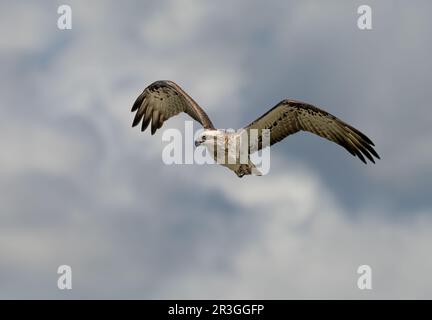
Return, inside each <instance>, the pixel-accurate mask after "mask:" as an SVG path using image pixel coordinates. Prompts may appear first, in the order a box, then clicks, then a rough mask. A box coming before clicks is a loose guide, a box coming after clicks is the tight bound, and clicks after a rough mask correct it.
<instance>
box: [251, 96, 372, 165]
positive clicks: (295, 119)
mask: <svg viewBox="0 0 432 320" xmlns="http://www.w3.org/2000/svg"><path fill="white" fill-rule="evenodd" d="M244 129H246V130H248V133H249V132H250V131H249V130H250V129H259V130H258V142H260V141H262V136H261V135H262V131H261V129H270V145H272V144H275V143H276V142H279V141H281V140H282V139H284V138H285V137H287V136H289V135H290V134H294V133H296V132H298V131H301V130H303V131H308V132H311V133H314V134H316V135H319V136H320V137H323V138H326V139H328V140H330V141H333V142H335V143H337V144H339V145H341V146H342V147H344V148H345V149H346V150H348V152H349V153H351V154H352V155H353V156H358V157H359V158H360V160H361V161H363V162H364V163H366V160H365V158H364V156H366V157H367V158H368V159H369V160H370V161H372V162H373V163H375V161H374V158H373V156H375V157H376V158H378V159H379V158H380V157H379V155H378V154H377V152H376V151H375V150H374V148H373V146H374V144H373V142H372V141H371V140H370V139H369V138H368V137H366V135H364V134H363V133H361V132H360V131H359V130H357V129H355V128H353V127H352V126H350V125H349V124H347V123H345V122H343V121H342V120H340V119H338V118H336V117H335V116H333V115H331V114H330V113H328V112H326V111H324V110H321V109H319V108H317V107H314V106H312V105H310V104H307V103H304V102H300V101H295V100H283V101H281V102H279V103H278V104H277V105H276V106H275V107H274V108H272V109H270V110H269V111H268V112H267V113H265V114H264V115H262V116H261V117H260V118H258V119H257V120H255V121H254V122H252V123H251V124H250V125H248V126H246V127H245V128H244ZM249 136H250V135H249ZM261 147H262V146H261V143H259V147H258V149H261ZM372 155H373V156H372Z"/></svg>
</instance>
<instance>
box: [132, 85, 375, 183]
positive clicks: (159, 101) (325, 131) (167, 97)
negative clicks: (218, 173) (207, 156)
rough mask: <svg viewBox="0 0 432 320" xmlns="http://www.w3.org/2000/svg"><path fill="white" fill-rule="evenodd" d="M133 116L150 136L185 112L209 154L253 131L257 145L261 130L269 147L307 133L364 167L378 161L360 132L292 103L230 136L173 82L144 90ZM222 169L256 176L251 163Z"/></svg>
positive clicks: (279, 106)
mask: <svg viewBox="0 0 432 320" xmlns="http://www.w3.org/2000/svg"><path fill="white" fill-rule="evenodd" d="M132 112H136V114H135V117H134V120H133V123H132V126H133V127H135V126H137V125H138V124H139V123H140V122H141V131H144V130H145V129H146V128H147V127H148V126H149V125H150V124H151V133H152V135H153V134H154V133H155V132H156V130H157V129H159V128H161V127H162V125H163V123H164V122H165V121H166V120H168V119H169V118H171V117H173V116H175V115H177V114H179V113H180V112H185V113H186V114H188V115H189V116H190V117H192V118H193V119H194V120H196V121H198V122H199V123H200V124H201V125H202V126H203V127H204V129H205V130H204V131H203V133H202V134H201V135H200V137H199V139H198V140H197V141H195V145H197V146H198V145H201V144H203V145H204V146H206V147H207V148H208V149H209V150H210V151H212V152H214V150H215V149H214V148H215V147H214V141H215V140H217V139H219V138H220V140H218V141H224V143H227V141H229V140H230V139H237V138H238V137H239V134H241V133H244V132H246V133H249V132H250V131H251V130H253V129H256V130H257V132H258V137H257V138H258V141H259V142H261V141H262V138H263V137H262V132H264V131H263V129H268V130H269V132H270V145H273V144H275V143H276V142H279V141H281V140H283V139H284V138H286V137H287V136H289V135H291V134H294V133H296V132H298V131H308V132H311V133H314V134H316V135H318V136H320V137H323V138H325V139H327V140H330V141H333V142H335V143H337V144H339V145H340V146H342V147H344V148H345V149H346V150H347V151H348V152H349V153H351V154H352V155H353V156H357V157H358V158H359V159H360V160H361V161H363V162H364V163H366V159H365V157H366V158H367V159H369V160H370V161H371V162H373V163H375V160H374V157H375V158H377V159H379V158H380V157H379V155H378V153H377V152H376V151H375V149H374V143H373V142H372V141H371V140H370V139H369V138H368V137H367V136H366V135H365V134H363V133H362V132H360V131H359V130H357V129H355V128H354V127H352V126H351V125H349V124H347V123H346V122H344V121H342V120H340V119H339V118H337V117H335V116H333V115H332V114H330V113H328V112H326V111H324V110H322V109H320V108H317V107H315V106H313V105H310V104H308V103H305V102H301V101H296V100H291V99H286V100H282V101H281V102H279V103H278V104H277V105H276V106H274V107H273V108H272V109H270V110H269V111H267V112H266V113H265V114H263V115H262V116H261V117H259V118H258V119H256V120H255V121H253V122H252V123H251V124H249V125H247V126H246V127H244V128H241V129H240V130H238V131H237V132H235V133H230V132H225V131H224V130H220V129H216V128H215V127H214V126H213V123H212V122H211V121H210V119H209V117H208V116H207V114H206V113H205V112H204V110H203V109H202V108H201V107H200V106H199V105H198V104H197V103H196V102H195V101H194V100H193V99H192V98H191V97H190V96H189V95H188V94H187V93H186V92H185V91H184V90H183V89H182V88H180V86H178V85H177V84H176V83H174V82H173V81H165V80H161V81H156V82H154V83H152V84H151V85H149V86H148V87H147V88H145V89H144V91H143V92H142V93H141V94H140V95H139V96H138V98H137V99H136V101H135V103H134V104H133V106H132ZM261 147H262V144H261V143H259V144H258V146H257V147H256V148H255V149H253V150H249V152H250V153H252V152H255V151H257V150H259V149H261ZM223 165H224V166H226V167H228V168H229V169H230V170H232V171H234V172H235V173H236V174H237V176H239V177H242V176H244V175H248V174H252V173H256V174H259V172H258V171H257V170H256V168H255V166H254V164H253V163H252V162H251V161H250V160H249V161H248V162H247V163H235V164H229V163H226V164H223Z"/></svg>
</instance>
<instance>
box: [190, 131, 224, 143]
mask: <svg viewBox="0 0 432 320" xmlns="http://www.w3.org/2000/svg"><path fill="white" fill-rule="evenodd" d="M224 135H225V132H224V131H223V130H204V131H203V132H202V133H201V134H200V135H199V136H198V138H197V139H196V140H195V146H196V147H198V146H200V145H205V146H212V145H214V143H215V141H217V139H218V138H219V139H220V138H222V136H224Z"/></svg>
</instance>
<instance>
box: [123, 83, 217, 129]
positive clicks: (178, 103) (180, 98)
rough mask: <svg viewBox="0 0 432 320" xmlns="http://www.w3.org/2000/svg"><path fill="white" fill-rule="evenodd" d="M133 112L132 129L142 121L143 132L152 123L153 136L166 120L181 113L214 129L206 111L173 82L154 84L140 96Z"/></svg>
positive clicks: (207, 127) (206, 127) (205, 126)
mask: <svg viewBox="0 0 432 320" xmlns="http://www.w3.org/2000/svg"><path fill="white" fill-rule="evenodd" d="M131 111H132V112H134V111H136V114H135V118H134V120H133V123H132V127H135V126H136V125H138V123H140V121H141V120H142V126H141V131H144V130H145V129H146V128H147V127H148V125H149V124H150V122H151V134H152V135H153V134H154V133H155V132H156V130H157V129H159V128H160V127H162V125H163V123H164V122H165V120H168V119H169V118H171V117H173V116H175V115H177V114H179V113H180V112H185V113H187V114H188V115H189V116H191V117H192V118H193V119H195V120H196V121H198V122H199V123H200V124H201V125H202V126H203V127H204V128H205V129H214V126H213V124H212V122H211V121H210V119H209V117H208V116H207V114H206V113H205V112H204V110H203V109H201V107H200V106H199V105H198V104H197V103H196V102H195V101H194V100H193V99H192V98H191V97H190V96H189V95H188V94H187V93H186V92H184V91H183V89H182V88H180V87H179V86H178V85H177V84H176V83H174V82H172V81H164V80H161V81H156V82H153V83H152V84H151V85H149V86H148V87H147V88H145V89H144V91H143V92H142V93H141V94H140V95H139V97H138V98H137V99H136V101H135V103H134V105H133V106H132V110H131Z"/></svg>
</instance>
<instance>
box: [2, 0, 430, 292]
mask: <svg viewBox="0 0 432 320" xmlns="http://www.w3.org/2000/svg"><path fill="white" fill-rule="evenodd" d="M61 4H64V2H63V1H60V2H58V1H44V2H42V1H11V0H9V1H5V0H2V1H0V33H1V36H0V65H1V72H0V106H1V107H0V144H1V148H2V151H1V156H0V204H1V206H0V298H8V299H9V298H58V299H63V298H134V299H135V298H149V299H156V298H276V299H288V298H299V299H303V298H312V299H316V298H330V299H333V298H348V299H352V298H356V299H357V298H360V299H363V298H372V299H378V298H410V299H411V298H429V299H430V298H432V277H431V274H430V272H431V270H432V255H431V252H432V232H431V229H432V198H431V196H430V192H431V191H430V190H432V180H431V177H432V166H431V163H432V149H431V148H430V141H431V136H432V127H431V125H430V121H431V119H432V117H431V116H432V111H431V105H430V101H432V90H431V84H432V75H431V72H430V71H431V70H432V62H431V61H432V60H431V59H430V52H431V49H432V46H431V44H432V41H431V35H430V30H432V20H431V19H430V12H431V10H432V4H431V3H430V1H427V0H425V1H420V0H416V1H415V3H411V2H410V3H408V2H407V1H402V0H401V1H390V0H388V1H372V0H371V1H366V2H365V1H342V0H340V1H336V0H335V1H326V2H325V4H324V3H323V2H322V1H300V0H299V1H265V2H264V1H246V0H230V1H201V0H185V1H174V0H171V1H153V2H150V1H121V2H119V1H91V2H85V1H67V4H68V5H70V6H71V8H72V30H59V29H58V28H57V19H58V17H59V15H58V14H57V8H58V6H59V5H61ZM362 4H368V5H370V6H371V7H372V19H373V20H372V22H373V29H372V30H369V31H361V30H359V29H358V27H357V18H358V16H359V15H358V14H357V8H358V6H360V5H362ZM158 79H171V80H174V81H176V82H177V83H178V84H179V85H181V86H182V87H183V88H184V89H185V90H186V91H187V92H189V93H190V94H191V95H192V97H193V98H194V99H195V100H196V101H197V102H199V103H200V104H201V105H202V106H203V107H204V108H205V109H206V110H207V111H208V113H209V115H210V117H211V118H212V120H213V122H214V123H215V125H216V126H218V127H223V128H238V127H241V126H243V125H245V124H247V123H250V122H251V121H252V120H254V119H255V118H257V117H258V116H259V115H261V114H262V113H264V112H265V111H267V110H268V109H269V108H270V107H272V106H274V105H275V104H276V103H277V102H279V101H280V100H282V99H283V98H287V97H290V98H294V99H298V100H304V101H307V102H310V103H313V104H316V105H318V106H320V107H322V108H325V109H326V110H328V111H329V112H331V113H333V114H335V115H337V116H338V117H340V118H342V119H344V120H346V121H347V122H349V123H351V124H352V125H354V126H355V127H357V128H359V129H361V130H362V131H363V132H365V133H366V134H367V135H368V136H369V137H371V138H372V140H373V141H374V142H375V144H376V146H377V151H378V152H379V153H380V155H381V158H382V160H381V161H379V162H378V163H377V164H376V165H367V166H365V165H364V164H363V163H361V162H360V161H359V160H358V159H357V158H353V157H352V156H351V155H350V154H349V153H347V152H346V151H345V150H344V149H342V148H340V147H339V146H337V145H336V144H333V143H330V142H327V141H325V140H323V139H320V138H319V137H315V136H312V135H310V134H304V133H303V134H297V135H295V136H291V137H289V138H288V139H286V140H285V141H284V142H283V143H279V144H277V145H275V146H274V148H272V150H271V152H272V153H271V160H272V162H271V170H270V173H269V174H268V175H266V176H263V177H244V178H243V179H239V178H237V177H236V176H235V175H234V174H233V173H232V172H230V171H228V170H227V169H225V168H222V167H218V166H215V165H208V166H198V165H175V166H166V165H164V163H163V162H162V160H161V154H162V150H163V148H164V143H163V142H162V141H161V137H162V131H163V130H160V131H159V132H158V133H157V134H156V135H155V136H153V137H152V136H150V134H149V133H148V132H145V133H141V132H140V131H139V130H138V129H136V128H134V129H132V128H131V121H132V118H133V116H132V114H131V113H130V107H131V105H132V103H133V101H134V100H135V98H136V97H137V95H138V94H139V93H140V92H141V91H142V89H143V88H144V87H145V86H147V85H149V84H150V83H151V82H153V81H155V80H158ZM187 119H188V118H187V117H186V116H180V117H178V118H176V119H172V120H169V121H168V122H166V123H165V127H166V128H179V129H182V130H183V128H184V120H187ZM195 128H196V129H198V126H195ZM64 264H66V265H70V266H71V267H72V272H73V289H72V290H64V291H61V290H59V289H58V288H57V279H58V276H59V275H58V274H57V268H58V266H60V265H64ZM364 264H367V265H369V266H370V267H371V268H372V272H373V277H372V279H373V289H372V290H366V291H362V290H359V289H358V287H357V279H358V277H359V275H358V274H357V268H358V266H360V265H364Z"/></svg>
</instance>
